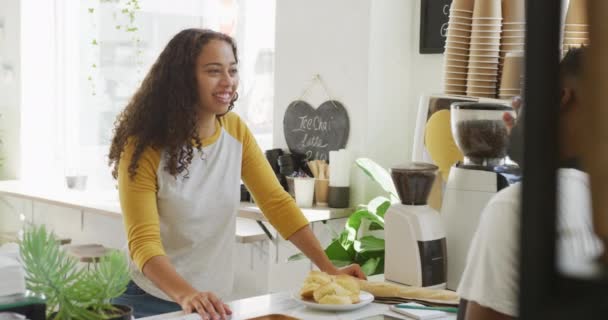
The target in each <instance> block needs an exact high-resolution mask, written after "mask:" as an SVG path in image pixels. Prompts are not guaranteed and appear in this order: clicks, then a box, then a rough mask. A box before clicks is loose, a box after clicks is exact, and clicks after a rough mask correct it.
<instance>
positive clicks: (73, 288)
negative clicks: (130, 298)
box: [19, 225, 133, 320]
mask: <svg viewBox="0 0 608 320" xmlns="http://www.w3.org/2000/svg"><path fill="white" fill-rule="evenodd" d="M19 247H20V253H21V260H22V261H23V265H24V268H25V271H26V284H27V288H28V290H30V291H31V292H33V293H35V294H37V295H41V296H43V297H44V299H45V300H46V304H47V318H48V319H58V320H62V319H87V320H89V319H116V320H119V319H129V320H130V319H131V316H132V313H133V310H132V309H131V307H129V306H122V305H113V304H111V302H110V300H111V299H112V298H116V297H118V296H120V295H121V294H122V293H123V292H124V291H125V289H126V287H127V284H128V282H129V271H128V268H127V259H126V257H125V256H124V255H123V254H122V253H120V252H119V251H116V250H113V251H111V252H110V253H109V254H107V255H106V256H104V257H101V258H100V260H99V262H97V263H94V264H93V266H90V267H88V268H82V267H80V266H78V261H77V260H76V259H75V258H74V257H71V256H69V255H68V254H67V253H66V252H65V250H63V249H62V248H61V247H60V245H59V243H58V242H57V241H56V237H55V236H54V234H53V233H51V232H48V231H47V230H46V228H45V227H44V226H43V225H42V226H30V227H28V228H27V229H26V230H25V232H24V234H23V240H22V241H21V243H20V245H19Z"/></svg>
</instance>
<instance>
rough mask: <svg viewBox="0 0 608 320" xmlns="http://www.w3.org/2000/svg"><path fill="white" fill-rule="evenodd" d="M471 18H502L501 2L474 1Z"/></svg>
mask: <svg viewBox="0 0 608 320" xmlns="http://www.w3.org/2000/svg"><path fill="white" fill-rule="evenodd" d="M473 18H502V5H501V0H481V1H479V0H477V1H475V4H474V6H473Z"/></svg>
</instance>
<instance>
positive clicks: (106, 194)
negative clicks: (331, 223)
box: [0, 180, 353, 222]
mask: <svg viewBox="0 0 608 320" xmlns="http://www.w3.org/2000/svg"><path fill="white" fill-rule="evenodd" d="M0 195H6V196H13V197H19V198H24V199H28V200H33V201H40V202H44V203H48V204H52V205H58V206H64V207H69V208H73V209H78V210H86V211H93V212H96V213H100V214H104V215H111V216H116V215H119V216H120V215H121V214H122V212H121V209H120V203H119V201H118V191H117V190H84V191H79V190H71V189H68V188H67V187H65V186H61V185H60V186H47V185H37V184H33V183H26V182H22V181H19V180H5V181H0ZM302 212H303V213H304V216H305V217H306V219H308V221H310V222H316V221H324V220H331V219H339V218H344V217H347V216H349V215H350V214H351V213H352V212H353V209H352V208H346V209H333V208H322V207H314V208H303V209H302ZM238 216H239V217H241V218H245V219H252V220H258V221H268V220H266V217H265V216H264V215H263V214H262V211H261V210H260V208H258V207H257V206H256V205H255V204H252V203H249V202H241V205H240V208H239V212H238Z"/></svg>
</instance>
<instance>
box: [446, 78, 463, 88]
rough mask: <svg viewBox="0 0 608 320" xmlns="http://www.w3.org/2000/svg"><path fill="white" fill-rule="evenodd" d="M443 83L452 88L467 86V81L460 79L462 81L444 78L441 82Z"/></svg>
mask: <svg viewBox="0 0 608 320" xmlns="http://www.w3.org/2000/svg"><path fill="white" fill-rule="evenodd" d="M443 83H444V84H445V85H452V86H466V85H467V79H465V78H462V79H457V78H446V79H444V80H443Z"/></svg>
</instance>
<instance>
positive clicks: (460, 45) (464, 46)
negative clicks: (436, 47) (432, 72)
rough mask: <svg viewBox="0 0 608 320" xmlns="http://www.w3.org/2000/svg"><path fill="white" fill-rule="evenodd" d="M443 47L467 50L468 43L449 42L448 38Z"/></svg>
mask: <svg viewBox="0 0 608 320" xmlns="http://www.w3.org/2000/svg"><path fill="white" fill-rule="evenodd" d="M445 46H446V48H457V49H464V50H468V49H469V42H459V41H455V40H451V39H450V38H448V40H447V41H446V42H445Z"/></svg>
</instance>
